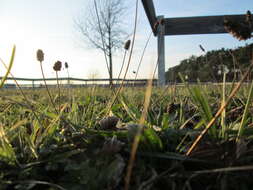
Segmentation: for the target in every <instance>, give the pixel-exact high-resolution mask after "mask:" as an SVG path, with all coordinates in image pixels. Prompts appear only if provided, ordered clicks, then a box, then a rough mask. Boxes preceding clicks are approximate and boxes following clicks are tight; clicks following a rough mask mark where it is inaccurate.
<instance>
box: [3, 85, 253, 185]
mask: <svg viewBox="0 0 253 190" xmlns="http://www.w3.org/2000/svg"><path fill="white" fill-rule="evenodd" d="M229 89H230V86H229V85H227V86H226V91H225V93H228V92H229ZM68 90H69V89H64V88H62V89H61V91H62V95H61V98H60V99H57V92H58V90H57V89H54V90H52V89H51V93H52V96H53V97H54V98H53V99H54V101H55V103H57V104H58V102H60V107H61V112H60V113H59V114H57V113H56V112H55V109H54V107H53V106H52V105H51V104H50V100H49V99H48V96H47V92H46V90H45V89H37V90H24V94H25V96H26V97H27V98H26V99H27V100H29V102H27V101H26V99H24V97H23V96H22V94H20V92H19V91H18V90H1V91H0V121H1V122H0V136H1V138H0V187H1V188H0V189H122V188H123V187H124V183H125V181H124V178H125V176H126V168H127V165H128V160H129V157H130V152H131V148H132V143H133V139H134V137H135V135H136V134H137V131H138V128H139V125H138V123H139V120H140V118H141V117H142V112H143V109H144V107H143V105H144V97H145V88H125V89H124V91H123V92H122V93H121V94H120V96H119V97H118V98H117V100H116V102H115V103H114V104H113V106H112V108H111V110H110V115H113V116H116V117H118V118H119V119H120V122H118V125H117V127H115V126H114V125H113V126H112V124H110V123H109V125H108V126H107V128H102V127H101V126H100V122H99V121H100V120H101V119H103V118H104V117H105V115H106V113H107V105H108V102H109V101H110V100H111V97H112V96H113V92H112V91H111V90H110V89H106V88H98V87H93V88H82V89H71V93H70V95H71V96H70V97H69V92H68ZM203 90H205V92H204V91H203ZM223 92H224V90H222V86H214V85H213V86H212V85H210V86H204V85H201V84H199V85H194V86H191V85H190V86H188V87H187V88H186V87H181V86H180V87H171V88H168V89H166V90H164V89H161V88H154V89H153V90H152V95H151V98H150V104H149V107H148V110H147V115H146V119H145V121H144V128H143V130H142V131H141V137H140V142H139V147H138V150H137V157H136V160H135V163H134V167H133V173H132V176H131V182H130V189H149V188H150V189H173V188H174V189H208V188H209V189H243V188H244V189H251V187H252V182H251V178H252V172H250V170H252V169H251V168H250V167H249V165H251V164H252V161H253V157H252V156H253V154H252V150H253V149H252V148H253V146H252V145H253V144H252V137H253V129H252V126H253V120H252V104H251V98H252V90H251V89H249V88H248V85H243V86H242V87H241V89H240V91H239V92H238V93H237V95H236V96H234V97H233V98H232V100H231V101H230V103H229V104H228V106H227V107H226V110H225V112H226V113H225V116H226V117H224V116H222V115H221V116H220V117H219V118H218V119H217V120H216V122H215V125H214V126H213V128H212V130H211V131H209V132H208V134H207V135H206V136H205V137H204V138H203V139H202V140H201V142H200V143H199V144H198V146H197V147H196V148H195V149H194V151H193V152H192V153H191V154H190V156H185V154H186V152H187V150H188V149H189V147H190V146H191V144H192V143H193V142H194V141H195V139H196V137H197V136H198V135H199V134H200V133H201V131H202V130H203V129H204V128H205V126H206V125H207V123H208V122H209V120H210V119H212V116H213V115H215V114H216V112H217V110H218V109H219V107H220V104H221V102H222V99H223V98H224V97H225V96H228V94H227V95H225V94H223ZM57 104H56V105H57ZM31 106H32V108H33V109H31ZM34 111H35V114H36V115H37V117H36V116H35V114H34ZM221 120H224V121H222V122H221ZM224 123H225V124H226V128H225V129H224V126H222V125H223V124H224ZM221 131H222V132H221ZM236 139H240V141H238V140H237V141H236ZM214 169H219V170H218V172H214V171H216V170H214ZM235 182H236V183H235Z"/></svg>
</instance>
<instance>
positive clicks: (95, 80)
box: [0, 77, 147, 82]
mask: <svg viewBox="0 0 253 190" xmlns="http://www.w3.org/2000/svg"><path fill="white" fill-rule="evenodd" d="M2 78H3V77H0V80H1V79H2ZM7 80H17V81H31V82H38V81H44V79H43V78H18V77H17V78H12V77H8V78H7ZM45 80H46V81H56V80H57V78H46V79H45ZM58 80H59V81H63V80H66V81H67V80H69V81H84V82H99V81H100V82H103V81H104V82H108V81H110V79H80V78H71V77H70V78H68V77H63V78H58ZM122 80H123V79H116V78H115V79H113V81H122ZM124 81H128V82H146V81H147V79H125V80H124Z"/></svg>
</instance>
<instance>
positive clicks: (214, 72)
mask: <svg viewBox="0 0 253 190" xmlns="http://www.w3.org/2000/svg"><path fill="white" fill-rule="evenodd" d="M252 50H253V44H249V45H248V44H247V45H246V46H244V47H238V48H236V49H224V48H222V49H220V50H214V51H209V52H207V53H205V55H201V56H198V57H197V56H191V57H190V58H188V59H184V60H183V61H181V63H180V64H179V65H177V66H175V67H172V68H170V69H168V71H167V72H166V80H167V82H182V81H181V79H180V77H179V73H181V74H182V75H183V76H184V78H185V79H186V80H187V81H189V82H196V81H197V80H198V79H199V80H200V81H201V82H221V81H222V79H223V73H224V72H226V73H227V74H226V80H227V81H230V82H231V81H233V80H234V79H235V80H238V79H240V76H241V74H242V73H243V72H244V71H245V70H246V69H247V67H248V66H249V64H250V62H251V59H252ZM203 51H204V49H203ZM252 77H253V72H252V73H251V74H250V76H249V79H252Z"/></svg>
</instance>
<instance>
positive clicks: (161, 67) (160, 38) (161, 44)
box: [157, 16, 165, 86]
mask: <svg viewBox="0 0 253 190" xmlns="http://www.w3.org/2000/svg"><path fill="white" fill-rule="evenodd" d="M163 18H164V17H163V16H159V17H157V19H158V20H162V19H163ZM164 29H165V27H164V25H162V24H159V26H158V31H157V44H158V45H157V46H158V47H157V48H158V49H157V50H158V85H159V86H164V85H165V39H164Z"/></svg>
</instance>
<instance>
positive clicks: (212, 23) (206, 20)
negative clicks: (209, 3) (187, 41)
mask: <svg viewBox="0 0 253 190" xmlns="http://www.w3.org/2000/svg"><path fill="white" fill-rule="evenodd" d="M224 18H228V19H231V20H235V21H244V20H245V15H220V16H202V17H178V18H166V19H165V35H188V34H219V33H227V32H226V31H225V29H224V26H223V21H224Z"/></svg>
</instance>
